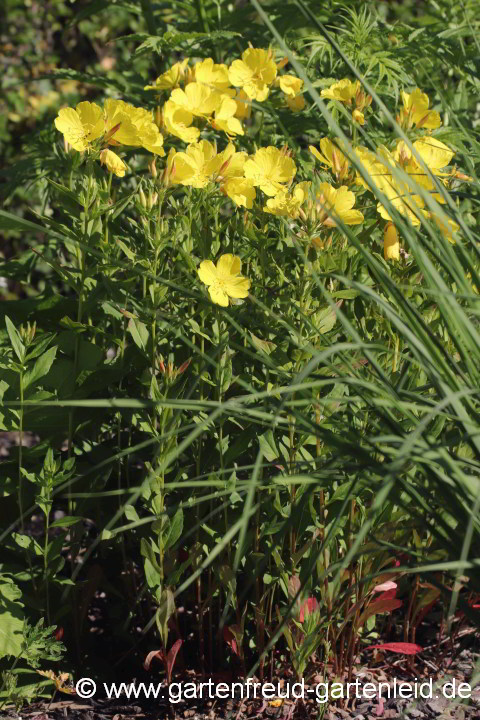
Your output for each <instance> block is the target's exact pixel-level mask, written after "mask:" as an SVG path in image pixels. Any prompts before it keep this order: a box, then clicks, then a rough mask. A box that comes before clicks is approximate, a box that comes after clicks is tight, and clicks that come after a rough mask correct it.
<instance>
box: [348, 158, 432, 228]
mask: <svg viewBox="0 0 480 720" xmlns="http://www.w3.org/2000/svg"><path fill="white" fill-rule="evenodd" d="M356 153H357V155H358V157H359V159H360V160H361V161H362V164H363V167H364V169H365V170H366V171H367V172H368V174H369V176H370V179H371V180H372V182H373V183H374V185H375V186H376V187H377V188H378V189H379V190H380V191H381V192H382V193H383V194H384V195H386V197H387V198H388V200H389V201H390V202H391V203H392V205H393V206H394V207H395V208H396V210H397V211H398V212H399V213H401V214H402V215H405V216H406V217H407V218H408V219H409V220H410V222H411V223H412V224H413V225H420V215H421V209H422V208H423V207H424V202H423V200H422V198H421V197H420V196H419V195H415V189H414V187H413V185H410V184H409V183H408V182H406V181H402V180H397V179H396V178H393V176H392V170H393V169H394V168H395V167H396V164H395V158H394V156H393V155H392V153H390V151H389V150H388V149H387V148H385V147H383V146H380V147H379V148H378V155H379V157H377V156H376V155H375V154H374V153H372V152H370V150H367V149H366V148H362V147H360V148H356ZM357 182H358V183H359V184H360V185H363V187H366V188H367V189H370V188H369V186H368V185H367V183H366V182H365V180H364V179H363V178H362V177H361V175H360V174H357ZM377 211H378V213H379V214H380V216H381V217H383V219H384V220H390V221H391V220H392V218H391V216H390V214H389V213H388V211H387V209H386V208H385V207H384V206H383V205H382V203H380V202H379V203H378V204H377Z"/></svg>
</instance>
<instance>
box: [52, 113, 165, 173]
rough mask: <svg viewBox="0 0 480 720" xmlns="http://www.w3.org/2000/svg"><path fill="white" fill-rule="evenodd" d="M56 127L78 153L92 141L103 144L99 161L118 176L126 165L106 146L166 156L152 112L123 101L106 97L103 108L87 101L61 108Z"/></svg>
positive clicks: (91, 144) (89, 145)
mask: <svg viewBox="0 0 480 720" xmlns="http://www.w3.org/2000/svg"><path fill="white" fill-rule="evenodd" d="M55 127H56V128H57V130H60V132H61V133H63V136H64V138H65V140H66V142H67V143H68V144H69V145H71V147H72V148H73V149H74V150H78V151H79V152H83V151H85V150H86V151H89V150H91V149H92V146H93V143H94V142H95V141H97V142H98V143H100V145H102V146H104V147H103V150H101V151H100V160H101V162H104V163H105V164H106V166H107V168H108V169H109V170H110V172H113V173H115V175H118V176H119V177H123V176H124V175H125V170H126V169H127V166H126V165H125V163H124V162H123V160H122V159H121V158H120V157H119V156H118V155H117V154H116V153H114V152H113V151H112V150H109V149H108V147H107V146H108V145H128V146H131V147H143V148H145V149H146V150H148V151H149V152H151V153H154V154H156V155H160V156H163V155H165V151H164V149H163V135H162V134H161V133H160V131H159V129H158V127H157V125H156V124H155V123H154V121H153V115H152V113H151V112H149V111H148V110H144V109H143V108H137V107H134V106H133V105H130V103H126V102H124V101H123V100H106V101H105V104H104V107H103V109H102V108H101V107H100V106H99V105H97V104H96V103H91V102H87V101H85V102H81V103H78V105H77V107H76V108H75V109H73V108H69V107H67V108H62V110H60V112H59V113H58V116H57V117H56V118H55Z"/></svg>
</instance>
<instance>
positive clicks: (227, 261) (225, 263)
mask: <svg viewBox="0 0 480 720" xmlns="http://www.w3.org/2000/svg"><path fill="white" fill-rule="evenodd" d="M241 268H242V261H241V260H240V258H239V257H238V255H232V254H231V253H226V254H225V255H222V256H221V257H220V258H219V260H218V262H217V272H218V273H220V274H221V275H224V276H229V275H238V273H239V272H240V270H241Z"/></svg>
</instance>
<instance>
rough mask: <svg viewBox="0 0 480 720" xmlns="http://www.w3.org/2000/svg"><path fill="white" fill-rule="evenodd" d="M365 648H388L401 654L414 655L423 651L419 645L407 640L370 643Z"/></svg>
mask: <svg viewBox="0 0 480 720" xmlns="http://www.w3.org/2000/svg"><path fill="white" fill-rule="evenodd" d="M367 650H388V651H390V652H394V653H400V654H401V655H416V654H417V653H419V652H422V651H423V648H422V647H421V646H420V645H416V644H415V643H408V642H392V643H385V645H370V646H369V647H368V648H367Z"/></svg>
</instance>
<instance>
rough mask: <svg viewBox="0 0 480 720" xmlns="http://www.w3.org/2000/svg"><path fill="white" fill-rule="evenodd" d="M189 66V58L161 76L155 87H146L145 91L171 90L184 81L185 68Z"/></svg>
mask: <svg viewBox="0 0 480 720" xmlns="http://www.w3.org/2000/svg"><path fill="white" fill-rule="evenodd" d="M187 65H188V58H185V60H182V61H181V62H177V63H175V65H172V67H171V68H169V69H168V70H167V71H166V72H164V73H162V75H159V76H158V77H157V79H156V80H155V83H154V84H153V85H145V87H144V88H143V89H144V90H171V89H172V88H174V87H177V85H179V84H180V82H181V81H182V80H183V78H184V76H185V68H186V67H187Z"/></svg>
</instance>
